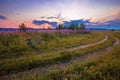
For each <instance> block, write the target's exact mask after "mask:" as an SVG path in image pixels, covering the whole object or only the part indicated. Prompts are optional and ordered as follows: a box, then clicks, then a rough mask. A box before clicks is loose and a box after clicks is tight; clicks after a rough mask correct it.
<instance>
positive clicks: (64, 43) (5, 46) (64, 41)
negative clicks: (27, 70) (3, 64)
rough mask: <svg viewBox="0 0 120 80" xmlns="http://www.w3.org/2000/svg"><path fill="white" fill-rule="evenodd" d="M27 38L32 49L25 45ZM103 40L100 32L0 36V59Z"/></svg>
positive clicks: (8, 34) (33, 33) (34, 33)
mask: <svg viewBox="0 0 120 80" xmlns="http://www.w3.org/2000/svg"><path fill="white" fill-rule="evenodd" d="M96 36H99V37H96ZM27 38H31V40H32V43H33V46H34V47H31V46H29V45H27V44H26V41H25V40H26V39H27ZM88 38H89V39H88ZM103 38H104V34H103V33H101V32H92V33H90V34H80V33H74V34H59V33H50V34H49V33H36V32H32V33H29V32H28V33H14V34H10V33H7V34H0V59H7V58H10V59H11V58H18V57H21V56H24V55H25V56H26V55H27V56H29V55H31V54H35V53H36V54H41V53H43V52H50V51H59V50H61V49H65V48H69V47H73V46H78V45H84V44H89V43H94V42H97V41H99V40H101V39H103Z"/></svg>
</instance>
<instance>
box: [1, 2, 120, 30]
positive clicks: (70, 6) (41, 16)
mask: <svg viewBox="0 0 120 80" xmlns="http://www.w3.org/2000/svg"><path fill="white" fill-rule="evenodd" d="M81 19H82V20H83V21H84V20H89V22H90V25H91V26H93V25H96V26H97V25H99V26H100V25H105V24H117V26H118V27H119V26H120V24H119V23H120V0H0V27H4V28H16V27H18V25H19V24H21V23H25V24H26V26H28V27H30V28H47V27H52V26H53V25H51V24H52V23H53V24H54V23H55V22H56V23H57V24H58V23H63V21H70V20H81ZM35 21H36V22H37V24H36V22H35Z"/></svg>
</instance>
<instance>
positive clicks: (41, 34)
mask: <svg viewBox="0 0 120 80" xmlns="http://www.w3.org/2000/svg"><path fill="white" fill-rule="evenodd" d="M119 79H120V31H89V30H43V31H27V32H19V31H6V32H4V31H1V32H0V80H119Z"/></svg>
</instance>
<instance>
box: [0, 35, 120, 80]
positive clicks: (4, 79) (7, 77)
mask: <svg viewBox="0 0 120 80" xmlns="http://www.w3.org/2000/svg"><path fill="white" fill-rule="evenodd" d="M113 37H114V39H115V40H116V41H115V42H114V43H113V44H112V45H111V46H109V47H107V48H104V49H102V50H100V51H97V52H94V53H91V54H87V55H84V56H80V57H78V58H75V59H72V60H71V61H70V62H69V63H61V64H56V65H55V64H54V65H51V66H48V67H44V68H35V69H31V70H29V71H23V72H19V73H16V74H15V73H12V74H8V75H5V76H1V77H0V80H11V79H12V78H14V77H20V76H22V75H29V74H35V73H36V74H37V73H41V72H45V71H47V70H49V69H51V68H53V67H58V68H62V67H64V66H68V65H70V64H71V63H74V62H76V61H83V60H87V59H90V58H92V57H94V56H99V55H102V52H103V51H107V50H109V49H110V48H112V46H114V45H118V44H120V41H119V39H118V38H116V37H115V36H113ZM107 39H108V36H107V35H105V37H104V39H102V40H100V41H99V42H96V43H92V44H87V45H82V46H78V47H72V48H69V49H66V50H76V49H79V48H87V47H90V46H93V45H96V44H100V43H103V42H105V41H106V40H107Z"/></svg>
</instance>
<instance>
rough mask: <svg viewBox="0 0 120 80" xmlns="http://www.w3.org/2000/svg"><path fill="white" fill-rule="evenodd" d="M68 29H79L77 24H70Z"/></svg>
mask: <svg viewBox="0 0 120 80" xmlns="http://www.w3.org/2000/svg"><path fill="white" fill-rule="evenodd" d="M69 29H72V30H77V29H79V28H78V24H75V23H72V24H71V25H70V26H69Z"/></svg>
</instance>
